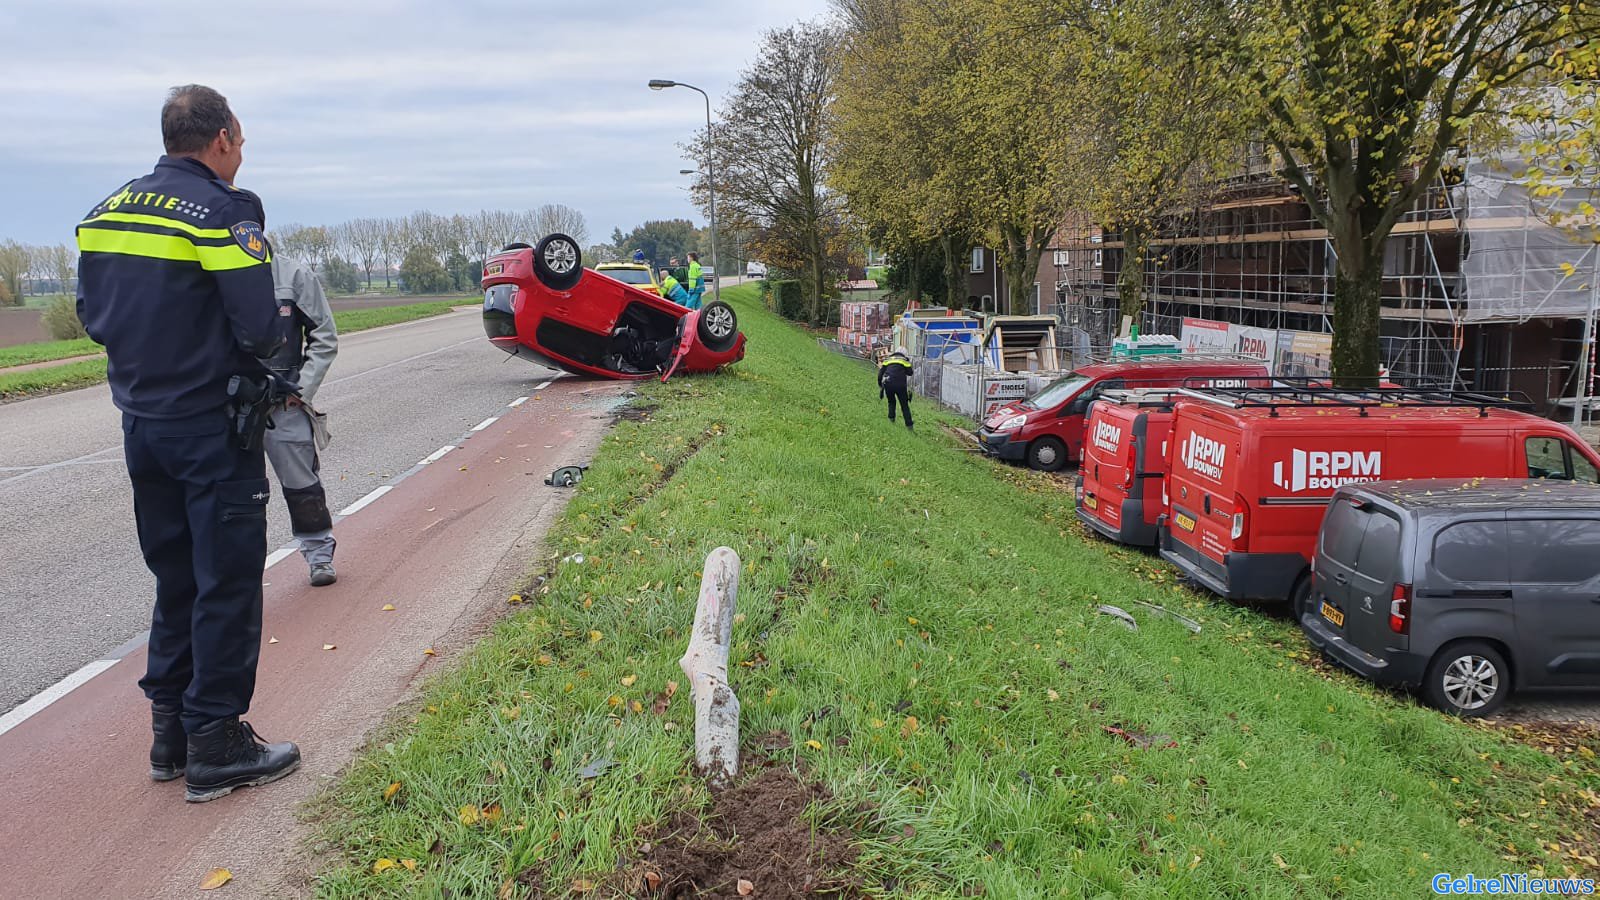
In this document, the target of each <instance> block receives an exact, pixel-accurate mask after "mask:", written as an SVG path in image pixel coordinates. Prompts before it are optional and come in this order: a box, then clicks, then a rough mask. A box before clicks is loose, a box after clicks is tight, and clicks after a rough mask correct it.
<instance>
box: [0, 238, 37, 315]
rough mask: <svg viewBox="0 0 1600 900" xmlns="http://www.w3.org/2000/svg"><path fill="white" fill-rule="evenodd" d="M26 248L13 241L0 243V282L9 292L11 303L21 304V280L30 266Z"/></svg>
mask: <svg viewBox="0 0 1600 900" xmlns="http://www.w3.org/2000/svg"><path fill="white" fill-rule="evenodd" d="M31 255H32V254H30V253H29V251H28V247H27V245H25V244H19V243H17V242H16V241H13V240H5V241H0V281H3V282H5V285H6V287H7V288H8V289H9V290H10V292H11V302H13V303H16V304H18V305H20V304H21V303H22V280H23V278H25V277H26V276H27V274H28V269H29V267H30V266H31V264H32V259H31V258H30V257H31Z"/></svg>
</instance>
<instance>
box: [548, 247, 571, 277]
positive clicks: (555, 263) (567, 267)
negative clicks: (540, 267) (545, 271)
mask: <svg viewBox="0 0 1600 900" xmlns="http://www.w3.org/2000/svg"><path fill="white" fill-rule="evenodd" d="M544 261H545V265H548V266H549V267H550V270H551V271H552V272H557V273H559V274H563V275H564V274H566V273H568V272H570V271H572V267H573V266H574V265H575V264H576V263H577V261H578V251H577V248H576V247H573V246H572V245H571V244H569V243H567V242H566V241H552V242H551V243H550V244H549V245H548V246H546V247H545V248H544Z"/></svg>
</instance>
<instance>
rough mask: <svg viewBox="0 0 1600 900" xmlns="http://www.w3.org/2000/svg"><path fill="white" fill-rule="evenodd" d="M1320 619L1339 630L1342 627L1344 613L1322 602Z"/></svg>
mask: <svg viewBox="0 0 1600 900" xmlns="http://www.w3.org/2000/svg"><path fill="white" fill-rule="evenodd" d="M1322 617H1323V618H1324V619H1327V620H1328V621H1329V622H1332V623H1333V624H1335V625H1337V626H1339V627H1340V628H1343V627H1344V612H1343V611H1342V610H1340V609H1338V608H1336V607H1335V606H1334V605H1333V604H1332V603H1329V602H1328V601H1326V600H1324V601H1322Z"/></svg>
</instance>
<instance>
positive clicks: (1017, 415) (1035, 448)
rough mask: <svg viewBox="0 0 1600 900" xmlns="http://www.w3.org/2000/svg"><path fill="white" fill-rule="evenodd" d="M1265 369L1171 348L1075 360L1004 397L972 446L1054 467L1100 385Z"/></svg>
mask: <svg viewBox="0 0 1600 900" xmlns="http://www.w3.org/2000/svg"><path fill="white" fill-rule="evenodd" d="M1269 374H1270V373H1269V372H1268V371H1267V364H1266V363H1264V362H1262V361H1261V360H1259V359H1253V358H1251V357H1247V356H1222V355H1219V356H1210V355H1198V354H1175V355H1173V356H1153V357H1147V358H1145V359H1137V360H1135V359H1125V360H1112V361H1110V362H1103V363H1095V364H1093V365H1087V366H1080V367H1079V368H1078V369H1076V370H1074V371H1073V373H1072V374H1071V375H1068V376H1067V377H1065V378H1062V379H1061V380H1059V381H1057V382H1055V383H1054V384H1052V385H1050V386H1049V387H1047V388H1045V389H1044V390H1042V391H1040V392H1039V393H1037V394H1034V395H1033V396H1032V397H1029V398H1028V399H1026V400H1018V401H1017V402H1015V403H1008V404H1006V405H1005V406H1002V407H1000V408H999V409H998V410H996V411H995V413H994V415H991V416H989V417H988V418H987V419H985V420H984V422H983V427H982V428H980V429H978V433H977V438H978V446H979V447H982V448H983V451H984V452H985V453H987V454H989V455H991V456H997V457H999V458H1000V459H1005V460H1010V461H1012V462H1023V461H1026V462H1027V463H1028V465H1029V466H1030V467H1031V468H1035V469H1041V470H1043V471H1046V472H1054V471H1056V470H1058V469H1060V468H1062V467H1063V466H1065V465H1066V464H1067V463H1068V462H1069V461H1071V460H1075V459H1077V458H1078V456H1079V454H1080V453H1081V452H1082V450H1083V419H1084V416H1085V415H1087V414H1088V412H1089V404H1090V403H1093V402H1094V401H1095V400H1096V399H1097V398H1099V396H1100V395H1101V394H1103V393H1105V392H1106V391H1116V390H1124V389H1127V388H1156V387H1177V386H1178V385H1180V384H1199V383H1200V382H1199V381H1196V380H1195V379H1210V382H1211V384H1215V385H1227V384H1235V385H1242V384H1244V383H1245V382H1244V379H1247V378H1250V379H1261V378H1265V377H1267V376H1268V375H1269Z"/></svg>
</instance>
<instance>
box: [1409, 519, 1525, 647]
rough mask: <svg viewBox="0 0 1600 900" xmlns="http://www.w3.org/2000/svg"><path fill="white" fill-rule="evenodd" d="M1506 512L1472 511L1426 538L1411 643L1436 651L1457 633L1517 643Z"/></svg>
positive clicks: (1416, 588) (1416, 589)
mask: <svg viewBox="0 0 1600 900" xmlns="http://www.w3.org/2000/svg"><path fill="white" fill-rule="evenodd" d="M1507 550H1508V548H1507V547H1506V522H1505V515H1504V514H1503V513H1491V514H1485V515H1473V516H1472V517H1471V518H1463V519H1461V520H1458V521H1455V522H1452V523H1450V524H1449V525H1446V526H1445V527H1443V528H1441V529H1439V531H1438V532H1436V533H1435V534H1434V535H1433V538H1432V540H1431V541H1428V542H1427V547H1426V549H1425V551H1424V552H1425V553H1426V554H1427V562H1426V565H1424V566H1423V567H1422V570H1423V574H1422V575H1420V576H1419V577H1418V579H1417V583H1416V584H1415V585H1413V588H1414V599H1413V601H1412V604H1411V649H1412V650H1413V651H1415V652H1418V653H1425V654H1432V653H1433V651H1434V650H1436V649H1438V648H1439V647H1440V646H1442V645H1443V644H1445V643H1447V642H1449V641H1452V640H1455V639H1456V638H1463V637H1469V638H1485V637H1487V638H1494V639H1497V640H1504V641H1506V642H1507V643H1508V644H1511V645H1513V647H1512V657H1513V663H1512V664H1513V665H1515V664H1516V662H1515V660H1520V659H1521V658H1522V650H1521V648H1520V647H1519V646H1516V645H1517V643H1518V636H1517V633H1516V622H1515V617H1514V614H1513V610H1514V606H1513V602H1512V591H1511V581H1510V578H1511V571H1510V564H1509V562H1508V561H1507Z"/></svg>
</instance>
